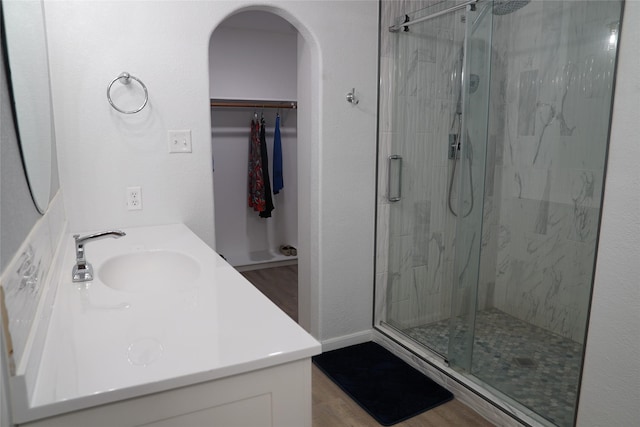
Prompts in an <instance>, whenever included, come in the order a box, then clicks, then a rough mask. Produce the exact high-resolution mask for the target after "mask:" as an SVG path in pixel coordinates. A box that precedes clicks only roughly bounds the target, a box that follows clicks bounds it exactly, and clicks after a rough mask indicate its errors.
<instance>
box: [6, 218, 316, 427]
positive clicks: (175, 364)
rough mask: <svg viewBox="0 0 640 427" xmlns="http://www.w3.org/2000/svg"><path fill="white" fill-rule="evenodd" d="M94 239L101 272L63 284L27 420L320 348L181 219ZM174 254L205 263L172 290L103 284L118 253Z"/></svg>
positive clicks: (92, 257)
mask: <svg viewBox="0 0 640 427" xmlns="http://www.w3.org/2000/svg"><path fill="white" fill-rule="evenodd" d="M123 231H125V232H126V233H127V235H126V236H125V237H123V238H120V239H104V240H100V241H95V242H89V243H88V244H87V245H86V247H85V249H86V258H87V260H88V261H89V262H91V263H92V264H93V266H94V269H95V276H96V278H95V279H94V280H93V281H92V282H89V283H73V282H72V281H71V268H72V267H73V265H74V263H75V253H74V245H73V238H72V237H71V236H69V237H68V238H67V240H68V242H69V243H68V249H67V250H66V254H65V258H66V260H65V266H68V269H67V270H68V271H65V272H63V275H62V276H63V277H62V278H61V280H60V283H59V285H58V290H57V295H56V298H55V304H54V309H53V315H52V318H51V322H50V326H49V329H48V333H47V340H46V344H45V349H44V352H43V355H42V362H41V366H40V370H39V373H38V378H37V381H36V387H35V391H34V393H33V394H34V395H33V398H32V401H31V402H30V404H29V410H28V411H26V413H25V414H14V415H15V416H16V420H15V421H16V422H24V421H27V420H33V419H38V418H43V417H47V416H51V415H54V414H60V413H65V412H70V411H74V410H78V409H83V408H87V407H91V406H95V405H100V404H105V403H109V402H114V401H118V400H122V399H128V398H132V397H137V396H141V395H145V394H149V393H154V392H158V391H163V390H168V389H172V388H175V387H181V386H185V385H189V384H194V383H198V382H203V381H210V380H215V379H218V378H222V377H227V376H230V375H235V374H239V373H243V372H248V371H252V370H256V369H261V368H265V367H269V366H274V365H278V364H282V363H287V362H291V361H294V360H299V359H303V358H308V357H311V356H313V355H315V354H318V353H320V344H319V343H318V342H317V341H316V340H315V339H314V338H313V337H311V336H310V335H309V334H308V333H307V332H305V331H304V330H303V329H302V328H301V327H300V326H299V325H297V324H296V323H295V322H294V321H293V320H291V319H290V318H289V317H288V316H287V315H286V314H285V313H284V312H282V311H281V310H280V309H279V308H277V307H276V306H275V305H274V304H273V303H271V302H270V301H269V300H268V299H267V298H266V297H265V296H264V295H262V294H261V293H260V292H259V291H258V290H257V289H256V288H254V287H253V286H252V285H251V284H250V283H249V282H248V281H246V279H244V277H243V276H242V275H240V274H239V273H238V272H237V271H236V270H235V269H234V268H233V267H231V266H230V265H229V264H227V263H226V262H225V261H224V260H223V259H222V258H221V257H220V256H218V255H217V254H216V253H215V252H214V251H213V250H212V249H211V248H209V247H208V246H207V245H206V244H205V243H204V242H202V241H201V240H200V239H198V238H197V237H196V236H195V234H193V233H192V232H191V231H190V230H189V229H188V228H187V227H186V226H184V225H182V224H175V225H166V226H153V227H140V228H129V229H123ZM163 250H168V251H173V252H180V253H183V254H186V255H188V256H190V257H192V258H194V259H195V260H198V262H199V264H200V272H199V275H197V279H196V280H195V281H194V282H193V283H192V284H191V285H190V286H187V287H184V288H183V289H176V290H166V289H164V290H157V291H156V290H151V291H149V290H145V291H142V290H141V291H122V290H115V289H112V288H109V287H107V286H106V285H104V284H103V283H102V282H101V280H100V268H101V265H102V264H103V263H104V262H105V261H106V260H107V259H109V258H110V257H112V256H114V255H117V254H125V253H133V252H141V251H163Z"/></svg>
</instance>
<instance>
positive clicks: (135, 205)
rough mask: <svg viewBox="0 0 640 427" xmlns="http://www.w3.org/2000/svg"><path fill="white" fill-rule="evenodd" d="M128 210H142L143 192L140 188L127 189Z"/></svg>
mask: <svg viewBox="0 0 640 427" xmlns="http://www.w3.org/2000/svg"><path fill="white" fill-rule="evenodd" d="M127 209H129V210H130V211H136V210H141V209H142V190H140V187H127Z"/></svg>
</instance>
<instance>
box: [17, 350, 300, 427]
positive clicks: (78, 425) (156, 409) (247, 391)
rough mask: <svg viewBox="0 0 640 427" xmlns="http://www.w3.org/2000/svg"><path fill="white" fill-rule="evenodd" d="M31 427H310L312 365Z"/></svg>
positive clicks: (198, 386) (153, 397)
mask: <svg viewBox="0 0 640 427" xmlns="http://www.w3.org/2000/svg"><path fill="white" fill-rule="evenodd" d="M22 425H24V426H28V427H85V426H86V427H116V426H117V427H134V426H153V427H289V426H290V427H310V426H311V360H310V359H304V360H299V361H296V362H290V363H286V364H283V365H279V366H274V367H271V368H265V369H260V370H258V371H254V372H248V373H245V374H239V375H234V376H232V377H229V378H223V379H220V380H216V381H209V382H206V383H201V384H194V385H191V386H187V387H182V388H178V389H174V390H169V391H165V392H160V393H155V394H152V395H149V396H142V397H137V398H133V399H128V400H125V401H121V402H114V403H110V404H107V405H102V406H98V407H93V408H88V409H84V410H81V411H76V412H71V413H67V414H63V415H59V416H55V417H52V418H45V419H42V420H38V421H34V422H32V423H26V424H22Z"/></svg>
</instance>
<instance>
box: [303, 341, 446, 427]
mask: <svg viewBox="0 0 640 427" xmlns="http://www.w3.org/2000/svg"><path fill="white" fill-rule="evenodd" d="M313 363H315V365H316V366H317V367H318V368H320V370H321V371H322V372H324V373H325V374H326V375H327V376H328V377H329V378H330V379H331V380H332V381H333V382H335V383H336V384H337V385H338V386H339V387H340V388H341V389H342V390H343V391H344V392H345V393H347V394H348V395H349V396H350V397H351V398H352V399H353V400H355V401H356V403H358V405H360V406H361V407H362V408H363V409H364V410H365V411H367V412H368V413H369V415H371V416H372V417H373V418H375V419H376V421H378V422H379V423H380V424H382V425H385V426H390V425H393V424H396V423H399V422H401V421H404V420H406V419H409V418H411V417H413V416H416V415H418V414H420V413H422V412H424V411H427V410H429V409H432V408H435V407H436V406H438V405H441V404H442V403H445V402H448V401H449V400H451V399H453V394H451V393H450V392H449V391H447V390H446V389H444V388H442V387H441V386H439V385H438V384H436V383H435V382H433V381H432V380H430V379H429V378H427V377H426V376H424V375H423V374H422V373H420V372H419V371H417V370H416V369H414V368H413V367H411V366H409V365H408V364H407V363H405V362H404V361H402V360H400V359H399V358H398V357H396V356H394V355H393V354H392V353H391V352H389V351H387V350H386V349H384V348H383V347H381V346H380V345H378V344H376V343H374V342H367V343H364V344H358V345H353V346H350V347H345V348H341V349H339V350H334V351H329V352H326V353H323V354H320V355H318V356H314V357H313Z"/></svg>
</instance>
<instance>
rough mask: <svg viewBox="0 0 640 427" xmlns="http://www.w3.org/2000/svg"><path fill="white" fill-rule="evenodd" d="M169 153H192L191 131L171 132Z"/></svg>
mask: <svg viewBox="0 0 640 427" xmlns="http://www.w3.org/2000/svg"><path fill="white" fill-rule="evenodd" d="M169 153H191V130H170V131H169Z"/></svg>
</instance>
